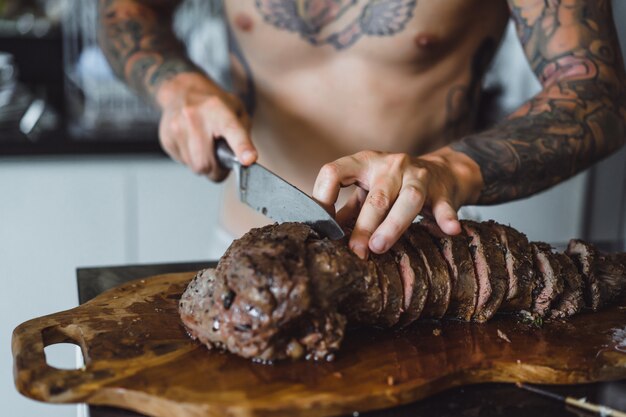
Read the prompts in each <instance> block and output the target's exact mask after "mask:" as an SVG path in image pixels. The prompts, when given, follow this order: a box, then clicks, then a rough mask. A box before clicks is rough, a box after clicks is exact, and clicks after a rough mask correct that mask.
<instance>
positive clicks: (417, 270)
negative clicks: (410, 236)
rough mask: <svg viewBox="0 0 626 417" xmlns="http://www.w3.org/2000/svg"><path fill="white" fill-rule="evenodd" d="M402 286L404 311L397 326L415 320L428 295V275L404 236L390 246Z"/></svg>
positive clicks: (406, 324) (422, 308)
mask: <svg viewBox="0 0 626 417" xmlns="http://www.w3.org/2000/svg"><path fill="white" fill-rule="evenodd" d="M391 252H392V253H393V254H394V256H395V260H396V264H397V265H398V266H399V267H400V269H399V270H400V276H401V278H402V282H403V288H404V313H403V314H402V315H401V316H400V321H399V322H398V324H397V325H398V326H399V327H405V326H408V325H410V324H411V323H413V322H414V321H415V320H417V319H418V318H419V317H420V315H421V314H422V311H423V310H424V306H425V305H426V298H427V297H428V291H429V288H428V275H427V273H426V268H425V266H424V263H423V262H422V259H421V258H420V256H419V255H418V254H417V252H416V251H415V250H414V249H413V247H412V246H411V244H410V243H409V242H408V241H407V240H406V239H405V238H404V237H402V238H400V240H399V241H398V242H397V243H396V244H395V245H394V246H393V247H392V248H391Z"/></svg>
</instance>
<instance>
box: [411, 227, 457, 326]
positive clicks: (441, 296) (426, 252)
mask: <svg viewBox="0 0 626 417" xmlns="http://www.w3.org/2000/svg"><path fill="white" fill-rule="evenodd" d="M404 236H405V237H406V238H407V240H408V241H409V243H410V244H411V246H412V248H413V250H415V251H416V252H417V253H418V254H419V256H420V258H421V259H422V262H423V263H424V267H425V269H426V274H427V276H428V284H429V285H428V287H429V291H428V297H427V298H426V305H425V306H424V310H423V312H422V317H428V318H437V319H439V318H441V317H443V316H444V315H445V314H446V311H447V310H448V305H449V304H450V293H451V291H452V285H451V279H450V271H449V270H448V264H447V263H446V261H445V260H444V259H443V256H442V255H441V253H440V252H439V249H438V248H437V245H435V242H433V240H432V239H431V237H430V235H429V234H428V232H427V231H426V229H425V228H424V227H423V226H421V225H419V224H416V223H414V224H412V225H411V226H410V227H409V229H408V230H407V232H406V233H405V234H404Z"/></svg>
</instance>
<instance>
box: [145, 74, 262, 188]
mask: <svg viewBox="0 0 626 417" xmlns="http://www.w3.org/2000/svg"><path fill="white" fill-rule="evenodd" d="M157 102H158V104H159V106H160V107H161V110H162V114H161V121H160V124H159V137H160V141H161V146H162V147H163V149H164V150H165V152H166V153H167V154H168V155H169V156H171V157H172V158H173V159H175V160H176V161H178V162H181V163H183V164H185V165H187V166H188V167H190V168H191V169H192V171H193V172H195V173H197V174H202V175H207V176H208V177H209V178H210V179H211V180H213V181H218V182H219V181H222V180H224V179H225V178H226V177H227V176H228V171H227V170H225V169H224V168H223V167H222V166H221V165H220V164H219V162H218V161H217V158H216V156H215V149H214V143H215V140H216V139H218V138H224V139H225V140H226V142H227V143H228V144H229V145H230V147H231V149H232V150H233V152H234V153H235V156H236V157H237V159H238V160H239V162H240V163H242V164H243V165H250V164H252V163H254V162H255V161H256V159H257V151H256V149H255V147H254V145H253V144H252V141H251V139H250V118H249V117H248V115H247V113H246V110H245V108H244V106H243V104H242V103H241V101H240V100H239V99H238V98H237V97H236V96H234V95H232V94H229V93H227V92H225V91H224V90H222V89H221V88H219V87H218V86H217V85H215V83H213V82H212V81H211V80H209V79H208V78H207V77H205V76H203V75H201V74H197V73H183V74H178V75H176V76H175V77H174V78H172V79H170V80H168V81H165V82H164V83H163V84H161V86H160V87H159V91H158V93H157Z"/></svg>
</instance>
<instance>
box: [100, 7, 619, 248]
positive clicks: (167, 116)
mask: <svg viewBox="0 0 626 417" xmlns="http://www.w3.org/2000/svg"><path fill="white" fill-rule="evenodd" d="M177 4H178V1H175V0H100V1H99V12H100V31H101V33H100V40H101V45H102V48H103V50H104V51H105V53H106V55H107V57H108V59H109V61H110V63H111V64H112V66H113V68H114V70H115V71H116V73H117V74H118V75H119V76H120V77H121V78H123V79H124V80H126V81H127V82H128V84H129V85H130V86H131V87H132V88H133V89H134V90H136V91H137V92H138V93H140V94H142V95H143V96H145V97H147V98H148V99H150V100H152V101H153V102H154V103H155V104H156V105H157V106H158V107H159V108H160V109H161V111H162V118H161V123H160V139H161V144H162V146H163V148H164V149H165V151H166V152H167V153H168V154H169V155H170V156H171V157H172V158H174V159H176V160H177V161H180V162H182V163H184V164H186V165H188V166H189V167H190V168H191V169H193V171H194V172H196V173H198V174H205V175H208V176H209V177H210V178H211V179H212V180H215V181H221V180H223V179H224V178H225V177H226V175H227V173H226V172H224V171H223V170H222V169H221V168H220V167H219V166H218V165H217V164H216V161H215V158H214V152H213V144H214V140H215V138H218V137H223V138H225V139H226V140H227V142H228V143H229V144H230V146H231V147H232V149H233V150H234V152H235V154H236V155H237V157H238V159H239V160H240V161H241V162H242V163H243V164H250V163H252V162H254V161H256V160H257V156H258V158H259V162H261V163H263V164H264V165H266V166H267V167H268V168H270V169H271V170H273V171H275V172H277V173H278V174H280V175H281V176H284V177H285V178H286V179H287V180H289V181H290V182H292V183H293V184H294V185H296V186H297V187H299V188H301V189H302V190H304V191H305V192H308V193H310V194H312V195H313V196H314V197H315V198H316V199H317V200H318V201H319V202H320V203H322V204H323V205H324V206H325V207H327V209H328V210H330V211H332V212H334V206H335V204H336V203H337V198H338V195H339V191H340V189H341V188H342V187H346V186H349V185H356V188H355V190H354V192H353V194H352V195H351V196H350V197H349V198H348V199H347V203H346V204H345V205H343V207H342V208H341V210H339V212H337V219H338V220H339V221H340V222H346V221H348V220H347V219H353V220H354V219H356V226H355V228H354V231H353V233H352V235H351V237H350V247H351V248H352V250H353V251H354V252H355V253H356V254H357V255H359V256H361V257H366V256H367V255H368V253H369V252H370V251H373V252H375V253H381V252H384V251H386V250H387V249H389V247H390V246H391V245H392V244H393V243H394V242H395V241H396V240H397V239H398V237H399V236H400V234H401V233H402V232H403V231H404V230H405V229H406V228H407V227H408V225H409V224H410V223H411V222H412V221H413V220H414V218H415V217H416V216H417V215H418V214H419V213H429V214H431V215H432V216H434V218H435V219H436V221H437V223H438V224H439V225H440V227H441V228H442V229H443V230H444V231H445V232H447V233H449V234H457V233H459V232H460V224H459V223H458V220H457V214H456V212H457V209H458V208H459V207H461V206H462V205H465V204H494V203H501V202H505V201H510V200H514V199H518V198H522V197H526V196H529V195H532V194H534V193H537V192H539V191H541V190H544V189H546V188H548V187H550V186H552V185H555V184H557V183H559V182H561V181H563V180H565V179H567V178H569V177H570V176H572V175H574V174H576V173H577V172H579V171H581V170H583V169H585V168H587V167H589V166H590V165H591V164H593V163H594V162H596V161H598V160H600V159H602V158H604V157H605V156H607V155H609V154H610V153H612V152H613V151H615V150H617V149H618V148H620V146H621V145H623V144H624V142H625V139H626V88H625V86H626V77H625V72H624V67H623V64H622V57H621V55H620V52H619V45H618V42H617V38H616V34H615V28H614V26H613V20H612V15H611V5H610V1H609V0H508V1H507V0H445V1H442V0H224V6H225V17H226V19H227V22H228V25H229V27H230V50H231V61H232V62H231V64H232V73H233V77H234V80H235V86H236V91H235V93H234V94H230V93H228V92H226V91H224V90H223V89H222V88H220V86H218V85H216V83H214V82H213V81H212V80H211V79H209V78H208V77H207V76H206V75H205V74H204V73H203V72H202V71H201V70H200V69H198V67H197V66H195V65H194V64H192V63H191V61H190V60H189V59H188V58H187V56H186V55H185V52H184V48H183V46H182V45H181V44H180V43H179V42H178V41H177V40H176V39H175V37H174V35H173V32H172V30H171V23H172V19H171V18H172V12H173V10H174V8H175V7H176V5H177ZM510 16H512V17H513V19H514V20H515V22H516V24H517V30H518V34H519V38H520V40H521V42H522V44H523V46H524V50H525V52H526V55H527V57H528V60H529V62H530V64H531V66H532V68H533V70H534V72H535V74H536V75H537V77H538V78H539V80H540V81H541V83H542V85H543V91H541V92H540V93H539V94H538V95H536V96H535V97H534V98H532V99H531V100H530V101H528V102H527V103H526V104H524V105H523V106H522V107H521V108H520V109H518V110H517V111H516V112H514V113H513V114H512V115H511V116H509V117H508V118H507V120H505V121H503V122H501V123H500V124H499V125H498V126H496V127H494V128H493V129H491V130H489V131H486V132H481V133H475V132H473V131H472V126H473V123H474V120H475V116H476V107H477V98H478V96H479V90H480V85H481V79H482V76H483V74H484V72H485V70H486V68H487V67H488V65H489V62H490V60H491V58H492V56H493V53H494V51H495V49H496V46H497V45H498V42H499V40H500V39H501V37H502V35H503V31H504V28H505V26H506V23H507V21H508V19H509V17H510ZM512 81H513V82H514V80H512ZM320 168H321V169H320ZM221 222H222V225H223V227H224V228H225V229H226V230H228V231H229V232H230V233H232V234H233V235H241V234H242V233H244V232H246V231H247V230H249V229H250V228H251V227H254V226H258V225H259V224H260V222H264V223H266V222H267V220H266V219H259V217H257V216H253V215H251V214H250V212H249V211H247V208H245V207H244V206H243V205H242V204H240V203H239V202H238V201H237V198H236V195H235V191H234V187H229V188H228V189H227V192H226V195H225V200H224V203H223V210H222V214H221Z"/></svg>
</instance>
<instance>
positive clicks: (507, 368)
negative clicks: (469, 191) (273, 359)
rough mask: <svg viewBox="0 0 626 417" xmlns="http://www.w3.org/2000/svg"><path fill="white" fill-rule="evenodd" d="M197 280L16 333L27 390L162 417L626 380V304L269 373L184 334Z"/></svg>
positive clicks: (317, 408)
mask: <svg viewBox="0 0 626 417" xmlns="http://www.w3.org/2000/svg"><path fill="white" fill-rule="evenodd" d="M193 276H194V273H193V272H190V273H182V274H169V275H160V276H155V277H151V278H147V279H143V280H138V281H133V282H130V283H128V284H125V285H122V286H120V287H117V288H114V289H112V290H109V291H107V292H105V293H103V294H102V295H100V296H98V297H96V298H94V299H93V300H91V301H90V302H88V303H86V304H83V305H81V306H79V307H77V308H75V309H72V310H68V311H64V312H60V313H57V314H53V315H49V316H45V317H41V318H37V319H34V320H31V321H28V322H26V323H23V324H22V325H20V326H18V327H17V328H16V329H15V331H14V333H13V357H14V377H15V384H16V386H17V388H18V390H19V391H20V392H21V393H22V394H24V395H26V396H28V397H30V398H33V399H36V400H41V401H48V402H54V403H72V402H86V403H89V404H98V405H110V406H117V407H122V408H128V409H131V410H135V411H138V412H141V413H144V414H148V415H152V416H158V417H165V416H168V417H170V416H178V417H192V416H193V417H200V416H270V415H271V416H332V415H341V414H351V413H353V412H354V411H359V412H362V411H367V410H373V409H380V408H385V407H393V406H396V405H399V404H404V403H408V402H411V401H415V400H419V399H421V398H424V397H427V396H429V395H431V394H433V393H436V392H439V391H442V390H445V389H447V388H450V387H453V386H458V385H463V384H474V383H481V382H507V381H510V382H514V381H525V382H533V383H558V384H570V383H572V384H573V383H582V382H595V381H607V380H617V379H624V378H626V299H623V300H621V302H620V303H618V304H617V305H616V306H614V307H612V308H610V309H607V310H604V311H601V312H598V313H583V314H581V315H579V316H576V317H574V318H572V319H570V320H568V321H562V322H551V323H546V324H544V325H543V327H541V328H536V327H532V326H529V325H527V324H522V323H520V322H519V319H518V318H517V317H515V316H497V317H496V318H495V319H493V320H491V321H490V322H488V323H486V324H472V323H462V322H457V321H450V320H448V321H419V322H417V323H415V324H414V325H413V326H411V327H410V328H408V329H405V330H402V331H395V332H394V331H381V330H376V329H361V330H355V331H352V332H350V333H349V334H348V335H347V337H346V340H345V341H344V345H343V348H342V350H341V351H340V352H339V354H338V355H337V358H336V360H335V361H334V362H331V363H311V362H304V361H302V362H294V363H289V362H283V363H278V364H276V365H273V366H270V365H261V364H255V363H253V362H251V361H249V360H246V359H242V358H239V357H236V356H234V355H231V354H227V353H221V352H215V351H208V350H207V349H206V348H205V347H204V346H202V345H200V344H198V343H196V342H194V341H192V340H191V339H190V338H189V337H188V336H187V335H186V333H185V330H184V328H183V327H182V325H181V323H180V320H179V317H178V312H177V302H178V298H179V297H180V294H181V293H182V291H183V290H184V288H185V286H186V285H187V283H188V282H189V281H190V280H191V279H192V278H193ZM505 339H509V340H510V342H508V341H507V340H505ZM60 342H71V343H75V344H78V345H80V346H81V348H82V351H83V355H84V357H85V361H86V365H85V367H84V368H83V369H79V370H59V369H55V368H52V367H50V366H48V365H47V364H46V361H45V354H44V346H48V345H50V344H54V343H60Z"/></svg>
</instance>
